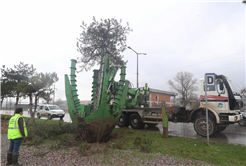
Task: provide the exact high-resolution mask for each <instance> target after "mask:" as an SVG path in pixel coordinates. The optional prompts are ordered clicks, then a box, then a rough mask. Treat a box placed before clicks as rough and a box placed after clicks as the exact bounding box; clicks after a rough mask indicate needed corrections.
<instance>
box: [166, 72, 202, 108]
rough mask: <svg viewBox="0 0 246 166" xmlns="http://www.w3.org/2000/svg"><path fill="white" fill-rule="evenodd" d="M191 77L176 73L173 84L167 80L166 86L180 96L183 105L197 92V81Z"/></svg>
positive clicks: (183, 73) (188, 74)
mask: <svg viewBox="0 0 246 166" xmlns="http://www.w3.org/2000/svg"><path fill="white" fill-rule="evenodd" d="M193 77H194V75H193V74H192V73H189V72H178V73H177V74H176V76H175V77H174V78H173V80H174V81H175V82H174V81H172V80H168V85H169V86H170V88H171V89H172V90H174V91H175V92H177V93H178V94H179V95H181V99H182V103H183V104H185V102H186V101H187V100H189V99H192V97H194V96H196V95H195V94H194V92H195V91H197V90H198V86H197V85H196V84H197V79H196V78H193Z"/></svg>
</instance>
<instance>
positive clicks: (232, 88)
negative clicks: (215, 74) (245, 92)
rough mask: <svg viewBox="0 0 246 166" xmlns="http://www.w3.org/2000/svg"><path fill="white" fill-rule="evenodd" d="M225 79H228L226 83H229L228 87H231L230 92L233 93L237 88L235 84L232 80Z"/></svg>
mask: <svg viewBox="0 0 246 166" xmlns="http://www.w3.org/2000/svg"><path fill="white" fill-rule="evenodd" d="M227 81H228V83H229V85H230V87H231V90H232V92H233V93H236V92H237V90H236V88H235V86H234V85H233V83H232V81H231V80H229V79H227Z"/></svg>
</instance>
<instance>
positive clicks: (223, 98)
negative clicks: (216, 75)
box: [216, 79, 229, 113]
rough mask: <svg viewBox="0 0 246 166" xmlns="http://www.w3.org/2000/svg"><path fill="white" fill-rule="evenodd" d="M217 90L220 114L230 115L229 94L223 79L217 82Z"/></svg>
mask: <svg viewBox="0 0 246 166" xmlns="http://www.w3.org/2000/svg"><path fill="white" fill-rule="evenodd" d="M216 90H217V93H218V95H217V96H218V102H217V103H218V107H217V110H218V111H219V112H220V113H228V112H229V97H228V96H229V94H228V91H227V89H226V86H225V83H224V82H223V81H222V79H217V80H216Z"/></svg>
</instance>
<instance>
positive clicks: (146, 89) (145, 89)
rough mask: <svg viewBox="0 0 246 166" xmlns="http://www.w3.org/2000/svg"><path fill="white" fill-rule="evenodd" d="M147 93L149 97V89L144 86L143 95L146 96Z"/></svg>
mask: <svg viewBox="0 0 246 166" xmlns="http://www.w3.org/2000/svg"><path fill="white" fill-rule="evenodd" d="M145 91H147V95H149V87H148V86H147V87H146V86H144V90H143V94H144V95H145Z"/></svg>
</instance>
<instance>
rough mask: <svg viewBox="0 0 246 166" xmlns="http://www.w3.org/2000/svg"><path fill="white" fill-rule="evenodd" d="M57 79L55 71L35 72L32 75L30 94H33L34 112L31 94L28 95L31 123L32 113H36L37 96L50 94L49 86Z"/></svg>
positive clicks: (33, 120) (32, 119)
mask: <svg viewBox="0 0 246 166" xmlns="http://www.w3.org/2000/svg"><path fill="white" fill-rule="evenodd" d="M58 80H59V78H58V77H57V73H55V72H53V73H45V74H44V73H39V74H35V76H33V77H32V78H31V79H30V85H31V86H32V88H33V90H34V91H32V95H33V96H34V103H35V107H34V112H33V111H32V100H31V96H29V98H30V100H29V101H30V103H29V110H31V111H30V114H31V121H32V123H35V119H34V115H35V113H36V108H37V104H38V100H39V98H40V97H44V96H46V95H48V94H49V95H51V94H52V93H50V92H52V91H51V87H52V85H53V84H54V83H55V82H57V81H58Z"/></svg>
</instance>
